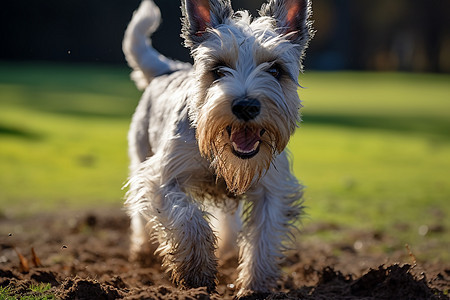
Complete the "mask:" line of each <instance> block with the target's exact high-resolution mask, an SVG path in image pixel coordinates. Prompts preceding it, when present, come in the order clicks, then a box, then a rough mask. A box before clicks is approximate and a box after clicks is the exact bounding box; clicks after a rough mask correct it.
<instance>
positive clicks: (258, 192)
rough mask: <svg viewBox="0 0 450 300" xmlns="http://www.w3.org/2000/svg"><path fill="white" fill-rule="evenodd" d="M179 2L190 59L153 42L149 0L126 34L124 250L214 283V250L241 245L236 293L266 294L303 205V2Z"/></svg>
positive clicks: (191, 282) (190, 282)
mask: <svg viewBox="0 0 450 300" xmlns="http://www.w3.org/2000/svg"><path fill="white" fill-rule="evenodd" d="M181 2H182V3H181V9H182V15H183V16H182V34H181V36H182V37H183V39H184V45H185V46H186V47H187V48H189V49H190V53H191V55H192V57H193V61H194V63H193V65H191V64H189V63H183V62H179V61H175V60H171V59H169V58H167V57H165V56H163V55H162V54H160V53H158V52H157V51H156V50H155V49H154V48H153V47H152V46H151V40H150V38H149V36H150V35H151V34H152V33H153V32H154V31H155V30H156V29H157V27H158V26H159V23H160V19H161V17H160V11H159V9H158V7H157V6H156V5H155V4H154V2H152V1H151V0H143V1H142V3H141V5H140V6H139V8H138V9H137V10H136V12H135V13H134V15H133V17H132V20H131V22H130V24H129V25H128V27H127V29H126V32H125V36H124V40H123V51H124V54H125V57H126V60H127V62H128V64H129V66H130V67H131V68H132V69H133V71H132V73H131V78H132V79H133V80H134V81H135V83H136V85H137V87H138V88H140V89H145V91H144V92H143V95H142V98H141V100H140V102H139V104H138V106H137V109H136V111H135V113H134V115H133V118H132V122H131V126H130V130H129V134H128V141H129V157H130V177H129V181H128V192H127V195H126V201H125V207H126V210H127V212H128V214H129V215H130V218H131V246H130V258H131V259H133V260H136V259H138V258H139V257H142V256H144V257H145V256H150V255H152V253H150V252H151V251H153V250H155V252H156V253H158V254H159V255H160V256H161V258H162V265H163V267H164V268H165V269H166V270H167V272H168V273H169V274H170V276H171V279H172V281H173V282H174V283H175V284H177V285H178V286H180V287H182V288H196V287H207V289H208V290H209V291H214V290H215V288H216V285H217V268H218V262H219V259H222V258H223V257H225V256H226V254H227V253H229V252H230V251H234V249H237V248H238V249H239V267H238V278H237V282H236V286H237V288H238V293H237V296H238V297H240V296H244V295H247V294H249V293H255V292H256V293H268V292H270V291H272V290H273V288H275V287H276V282H277V279H278V278H279V276H280V268H279V263H280V261H281V260H282V258H283V253H284V251H285V250H286V249H287V248H288V244H289V242H290V241H292V239H293V235H294V234H293V232H294V231H293V229H294V228H295V224H296V223H298V222H297V221H298V219H299V217H300V216H301V214H302V211H303V204H302V202H303V201H302V194H303V187H302V185H301V184H300V183H299V181H298V180H297V179H296V178H295V176H294V175H293V174H292V172H291V170H290V160H289V155H288V152H287V150H286V145H287V144H288V141H289V139H290V136H291V135H292V134H293V132H294V131H295V129H296V127H297V126H298V124H299V122H300V121H301V120H300V114H299V110H300V108H301V107H302V105H301V101H300V99H299V96H298V93H297V90H298V88H299V84H298V77H299V75H300V72H302V60H303V56H304V53H305V49H306V48H307V46H308V43H309V41H310V39H311V37H312V35H313V33H314V32H313V30H312V21H311V20H310V16H311V13H312V12H311V1H310V0H269V2H268V3H265V4H263V5H262V7H261V10H260V11H259V17H258V18H255V19H252V17H251V15H250V14H249V12H247V11H236V12H234V11H233V9H232V7H231V3H230V0H182V1H181ZM152 247H153V249H152ZM155 248H156V249H155ZM149 249H152V250H149Z"/></svg>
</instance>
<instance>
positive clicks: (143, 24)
mask: <svg viewBox="0 0 450 300" xmlns="http://www.w3.org/2000/svg"><path fill="white" fill-rule="evenodd" d="M160 22H161V12H160V10H159V8H158V7H157V6H156V4H155V3H154V2H153V1H152V0H143V1H142V2H141V5H140V6H139V8H138V9H137V10H136V11H135V12H134V14H133V17H132V19H131V22H130V24H129V25H128V27H127V30H126V31H125V36H124V38H123V42H122V50H123V53H124V54H125V58H126V60H127V62H128V65H129V66H130V67H132V68H133V72H132V73H131V78H132V79H133V80H134V82H135V83H136V86H137V87H138V89H141V90H142V89H144V88H145V87H146V86H147V85H148V84H149V83H150V81H151V80H152V79H153V78H155V77H157V76H160V75H163V74H168V73H172V72H174V71H176V70H179V69H185V68H187V67H188V66H190V65H189V64H187V63H182V62H178V61H174V60H171V59H168V58H167V57H165V56H163V55H162V54H160V53H158V51H156V50H155V49H154V48H153V47H152V45H151V40H150V38H149V36H150V35H151V34H152V33H154V32H155V31H156V29H158V26H159V24H160Z"/></svg>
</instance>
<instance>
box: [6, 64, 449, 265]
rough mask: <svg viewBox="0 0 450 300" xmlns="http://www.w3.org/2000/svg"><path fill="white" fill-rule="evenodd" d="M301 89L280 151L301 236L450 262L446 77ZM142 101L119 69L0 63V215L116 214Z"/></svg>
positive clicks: (373, 78)
mask: <svg viewBox="0 0 450 300" xmlns="http://www.w3.org/2000/svg"><path fill="white" fill-rule="evenodd" d="M300 83H301V85H302V86H303V87H304V88H302V89H300V90H299V93H300V95H301V98H302V99H303V101H304V106H305V107H304V109H303V112H302V114H303V120H304V122H303V123H302V125H301V127H300V129H299V130H298V131H297V133H296V134H295V136H294V137H293V139H292V141H291V143H290V145H289V148H290V150H291V152H292V155H293V167H294V171H295V173H296V174H297V176H298V177H299V178H300V179H301V181H302V182H303V183H304V184H305V185H306V186H307V189H306V196H305V200H306V205H307V206H308V209H307V213H308V215H309V217H308V218H307V219H306V220H305V222H304V223H305V225H308V224H311V223H320V222H324V223H325V222H326V223H330V224H337V225H338V226H343V227H350V228H358V229H371V230H382V231H388V232H390V234H391V235H392V236H395V237H397V238H398V245H402V244H404V243H411V244H413V245H418V246H417V247H419V248H420V247H421V245H428V246H429V245H430V243H434V244H433V245H435V247H434V249H435V250H433V251H434V252H430V253H431V255H434V256H436V257H437V258H439V259H444V260H447V261H450V257H449V254H448V245H449V244H450V235H449V234H448V231H449V230H450V204H449V201H450V199H448V198H449V196H450V76H448V75H430V74H396V73H351V72H344V73H342V72H340V73H315V72H307V73H306V74H305V75H303V76H302V78H301V80H300ZM139 95H140V93H139V92H138V91H137V90H136V89H135V87H134V85H133V84H132V83H131V82H130V81H129V79H128V70H127V69H126V68H125V67H123V68H118V67H108V66H95V67H94V66H57V65H44V64H24V65H20V64H19V65H17V64H14V65H13V64H9V63H0V212H3V213H4V214H29V213H34V212H37V211H40V210H48V209H57V208H83V207H101V206H103V205H113V206H117V207H120V205H121V203H122V198H123V194H124V191H122V190H121V187H122V185H123V183H124V182H125V181H126V177H127V155H126V151H127V150H126V133H127V129H128V124H129V121H130V117H131V114H132V113H133V111H134V108H135V106H136V104H137V101H138V99H139ZM325 238H328V239H333V238H334V239H336V238H340V237H338V236H334V237H333V236H327V237H325Z"/></svg>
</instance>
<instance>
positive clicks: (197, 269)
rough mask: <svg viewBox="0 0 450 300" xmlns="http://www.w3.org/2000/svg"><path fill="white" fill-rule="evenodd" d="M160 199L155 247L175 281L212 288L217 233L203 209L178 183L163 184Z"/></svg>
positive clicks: (185, 284)
mask: <svg viewBox="0 0 450 300" xmlns="http://www.w3.org/2000/svg"><path fill="white" fill-rule="evenodd" d="M161 192H162V193H161V199H160V201H155V202H154V207H153V209H154V215H155V218H154V221H155V223H154V224H155V227H156V228H155V229H156V235H157V238H158V241H159V243H160V246H159V248H158V250H157V251H159V253H160V255H161V256H162V258H163V266H164V267H166V268H167V271H169V272H171V276H172V279H173V281H174V282H176V283H177V284H179V285H180V286H181V287H185V288H195V287H207V288H208V290H210V291H212V290H215V287H216V273H217V259H216V257H215V255H214V251H215V249H216V237H215V235H214V232H213V231H212V229H211V227H210V226H209V224H208V222H207V220H206V219H205V217H206V216H205V214H206V213H205V212H204V211H202V210H201V209H200V207H199V204H198V203H197V202H195V201H194V200H193V199H192V198H191V197H189V196H188V195H186V194H185V193H184V192H183V191H181V189H180V188H179V186H178V184H177V183H172V184H169V185H167V186H165V187H163V188H162V190H161Z"/></svg>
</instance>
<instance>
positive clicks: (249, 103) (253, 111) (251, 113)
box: [231, 99, 261, 121]
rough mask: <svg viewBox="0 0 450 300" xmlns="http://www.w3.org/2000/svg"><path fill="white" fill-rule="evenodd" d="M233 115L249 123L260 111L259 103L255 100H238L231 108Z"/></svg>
mask: <svg viewBox="0 0 450 300" xmlns="http://www.w3.org/2000/svg"><path fill="white" fill-rule="evenodd" d="M231 110H232V112H233V114H234V115H235V116H236V117H237V118H238V119H241V120H244V121H250V120H252V119H254V118H256V117H257V116H258V115H259V113H260V111H261V103H260V102H259V101H258V100H256V99H238V100H235V101H234V102H233V105H232V107H231Z"/></svg>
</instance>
